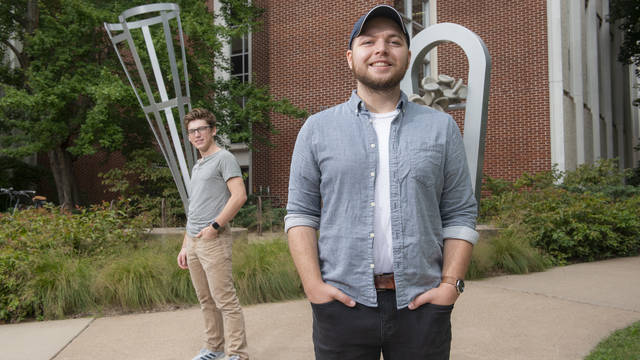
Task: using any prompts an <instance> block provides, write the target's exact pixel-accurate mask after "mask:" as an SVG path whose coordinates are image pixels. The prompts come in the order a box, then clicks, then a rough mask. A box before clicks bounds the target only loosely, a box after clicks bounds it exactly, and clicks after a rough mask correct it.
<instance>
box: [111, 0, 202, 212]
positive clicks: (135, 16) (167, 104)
mask: <svg viewBox="0 0 640 360" xmlns="http://www.w3.org/2000/svg"><path fill="white" fill-rule="evenodd" d="M118 20H119V21H120V22H119V23H115V24H107V23H105V24H104V27H105V29H106V30H107V34H108V35H109V38H110V39H111V42H112V43H113V47H114V48H115V50H116V53H117V55H118V59H119V60H120V63H121V64H122V67H123V68H124V71H125V73H126V74H127V78H128V79H129V83H130V84H131V87H133V91H134V92H135V94H136V97H137V98H138V102H139V103H140V107H142V110H143V111H144V115H145V117H146V118H147V122H148V123H149V126H150V127H151V130H152V131H153V134H154V136H155V139H156V141H157V143H158V145H159V147H160V149H161V151H162V154H163V155H164V158H165V160H166V161H167V164H168V165H169V169H170V170H171V175H172V176H173V180H174V181H175V183H176V186H177V187H178V192H179V193H180V198H181V199H182V203H183V205H184V208H185V211H187V209H188V207H189V182H190V175H189V169H191V168H192V167H193V165H194V163H195V161H196V158H197V157H196V150H195V148H193V146H192V145H191V144H190V143H189V140H188V137H187V132H186V128H185V126H184V123H183V121H182V120H183V119H184V116H185V114H186V113H187V112H188V111H190V110H191V100H190V93H189V77H188V73H187V59H186V55H185V48H184V38H183V35H182V24H181V22H180V8H179V7H178V5H177V4H170V3H165V4H151V5H142V6H137V7H134V8H131V9H128V10H125V11H124V12H122V14H120V16H119V17H118ZM172 25H173V28H172ZM154 32H155V33H156V34H160V33H162V34H163V36H156V37H155V38H154V37H153V36H152V33H154ZM176 37H177V39H178V41H179V44H180V45H179V47H180V59H181V61H180V63H178V60H177V58H178V56H176V52H175V48H176V47H175V46H174V41H175V38H176ZM134 39H141V40H144V46H145V48H146V49H143V51H145V52H144V53H142V57H141V53H139V52H138V48H137V46H136V42H135V41H134ZM139 42H141V41H139ZM162 47H165V49H166V54H162V55H166V58H164V57H163V58H158V53H156V48H162ZM125 60H126V61H125ZM131 60H133V63H134V64H130V62H131ZM128 63H129V64H128ZM180 67H181V68H182V71H180V69H179V68H180ZM133 68H135V69H136V70H137V77H135V78H134V77H132V75H131V73H130V70H131V72H133ZM163 70H164V71H165V72H166V73H164V74H163ZM150 78H151V79H153V80H154V85H155V87H152V83H151V82H150V81H149V79H150ZM165 79H166V80H167V81H166V82H167V83H172V84H173V87H170V88H169V89H167V86H166V85H165ZM136 83H137V84H138V85H141V87H142V88H143V89H144V96H143V97H141V96H140V94H139V92H138V89H139V87H137V86H136ZM183 87H184V88H183ZM175 111H177V114H176V112H175ZM176 115H177V116H178V120H179V124H180V128H181V129H180V130H181V131H180V132H178V128H177V125H176ZM167 129H168V130H169V134H167ZM169 135H170V137H171V140H169Z"/></svg>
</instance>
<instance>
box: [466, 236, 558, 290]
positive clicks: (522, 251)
mask: <svg viewBox="0 0 640 360" xmlns="http://www.w3.org/2000/svg"><path fill="white" fill-rule="evenodd" d="M523 230H524V227H523V226H517V225H514V226H511V227H509V228H507V229H502V230H501V231H500V232H499V233H498V235H497V236H494V237H493V238H491V239H487V240H481V241H479V242H478V243H477V244H476V245H475V246H474V249H473V253H472V254H471V263H470V264H469V269H468V271H467V274H466V277H465V278H466V279H480V278H484V277H487V276H495V275H502V274H527V273H530V272H537V271H544V270H545V269H547V268H549V267H550V266H551V261H550V260H549V259H548V257H547V256H545V255H544V254H543V253H542V252H541V251H540V250H539V249H536V248H535V247H533V246H532V245H531V244H530V242H529V241H530V240H529V239H528V238H527V237H523V236H522V231H523Z"/></svg>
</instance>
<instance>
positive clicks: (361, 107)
mask: <svg viewBox="0 0 640 360" xmlns="http://www.w3.org/2000/svg"><path fill="white" fill-rule="evenodd" d="M408 101H409V99H408V98H407V95H406V94H405V93H404V91H400V100H399V101H398V105H396V109H398V110H400V111H401V112H403V113H404V112H405V111H406V109H407V103H408ZM347 104H348V106H349V108H350V109H352V110H353V112H354V113H355V114H356V115H359V114H360V113H361V112H363V111H365V112H368V111H369V110H367V107H366V105H365V104H364V101H362V99H361V98H360V96H358V94H357V93H356V90H353V91H352V92H351V97H350V98H349V101H347Z"/></svg>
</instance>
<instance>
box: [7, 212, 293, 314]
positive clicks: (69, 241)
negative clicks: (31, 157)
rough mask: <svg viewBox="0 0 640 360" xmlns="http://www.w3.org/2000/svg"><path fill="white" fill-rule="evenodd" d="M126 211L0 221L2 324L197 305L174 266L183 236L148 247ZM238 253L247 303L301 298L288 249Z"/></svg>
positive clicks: (251, 248)
mask: <svg viewBox="0 0 640 360" xmlns="http://www.w3.org/2000/svg"><path fill="white" fill-rule="evenodd" d="M127 210H128V209H127V208H122V209H120V210H115V209H111V210H110V209H108V208H94V209H79V210H78V211H77V213H76V214H66V213H60V212H59V211H58V210H57V209H54V208H48V209H46V210H41V211H35V210H29V211H18V212H16V215H15V216H14V217H10V216H6V215H3V216H0V225H1V227H0V322H17V321H21V320H23V319H25V318H38V319H57V318H62V317H65V316H70V315H75V314H87V313H101V312H103V311H104V310H105V309H116V310H118V311H135V310H140V309H153V308H157V307H163V306H164V305H167V304H172V305H174V304H175V305H183V304H197V298H196V295H195V291H194V290H193V286H192V285H191V279H190V276H189V271H187V270H182V269H180V268H178V266H177V263H176V257H177V254H178V252H179V250H180V247H181V243H182V236H181V235H178V236H174V237H165V238H163V239H161V240H149V239H147V240H145V239H144V238H143V237H142V236H141V234H142V231H141V228H140V226H141V225H142V224H143V222H142V221H138V220H132V219H130V217H129V213H128V211H127ZM233 251H234V266H233V272H234V277H235V282H236V286H237V288H238V297H239V298H240V301H241V303H243V304H255V303H260V302H265V301H278V300H285V299H292V298H297V297H300V296H302V287H301V285H300V280H299V278H298V275H297V273H296V270H295V267H294V265H293V261H292V259H291V257H290V256H289V251H288V247H287V244H286V243H285V242H284V241H282V240H277V241H274V242H271V243H265V244H249V245H248V244H246V243H242V242H239V243H236V244H235V245H234V250H233Z"/></svg>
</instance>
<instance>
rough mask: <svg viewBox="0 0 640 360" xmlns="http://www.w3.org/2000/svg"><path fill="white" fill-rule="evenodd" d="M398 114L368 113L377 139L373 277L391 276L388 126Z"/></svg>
mask: <svg viewBox="0 0 640 360" xmlns="http://www.w3.org/2000/svg"><path fill="white" fill-rule="evenodd" d="M398 112H399V110H394V111H392V112H388V113H381V114H376V113H371V120H372V123H373V128H374V129H375V130H376V135H378V173H377V174H376V189H375V190H376V191H375V202H376V207H375V217H374V227H373V231H374V238H373V260H374V266H375V267H374V273H376V274H382V273H390V272H393V253H392V243H391V198H390V193H391V184H390V182H389V134H390V132H391V122H392V121H393V119H395V118H396V116H397V115H398Z"/></svg>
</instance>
